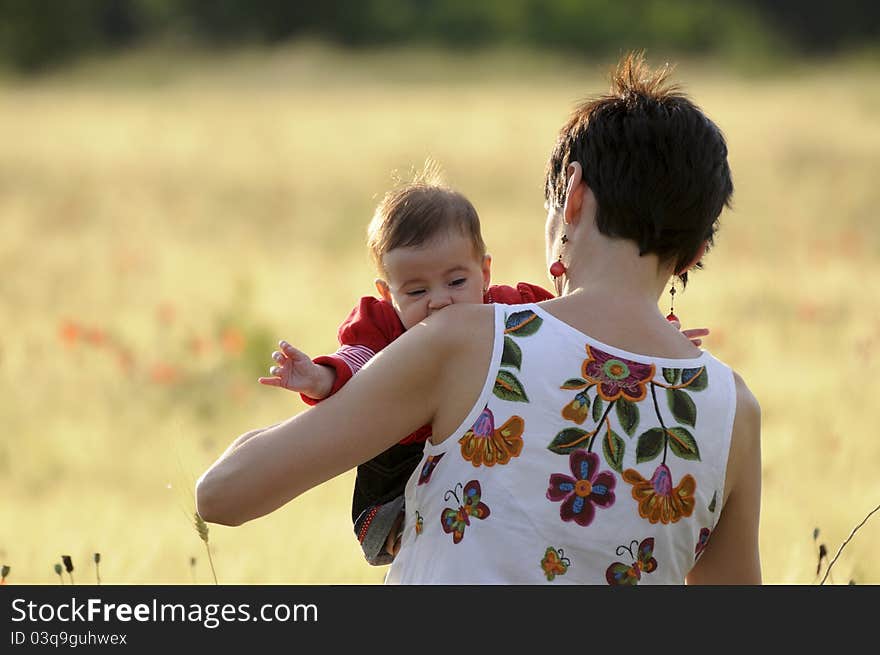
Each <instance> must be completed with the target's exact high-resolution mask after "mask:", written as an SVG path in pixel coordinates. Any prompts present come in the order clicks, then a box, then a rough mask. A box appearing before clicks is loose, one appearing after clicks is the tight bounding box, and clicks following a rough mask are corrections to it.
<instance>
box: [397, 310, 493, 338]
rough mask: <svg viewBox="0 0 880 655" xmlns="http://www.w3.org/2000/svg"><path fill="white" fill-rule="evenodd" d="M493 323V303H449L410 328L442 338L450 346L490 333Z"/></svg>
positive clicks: (427, 336)
mask: <svg viewBox="0 0 880 655" xmlns="http://www.w3.org/2000/svg"><path fill="white" fill-rule="evenodd" d="M494 324H495V309H494V305H476V304H460V305H449V306H448V307H444V308H443V309H442V310H441V311H439V312H436V313H435V314H432V315H431V316H429V317H428V318H426V319H425V320H424V321H422V322H421V323H419V324H418V325H417V326H415V327H414V328H412V329H411V330H416V329H418V330H421V331H424V332H425V338H431V339H432V340H443V341H445V342H446V343H447V344H448V345H450V346H452V347H457V346H461V345H462V343H463V342H467V341H469V340H472V339H477V340H478V341H479V340H480V339H479V338H480V337H482V338H483V339H485V338H486V337H488V336H490V335H491V334H492V330H493V328H494Z"/></svg>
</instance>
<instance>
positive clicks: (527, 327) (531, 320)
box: [504, 309, 544, 337]
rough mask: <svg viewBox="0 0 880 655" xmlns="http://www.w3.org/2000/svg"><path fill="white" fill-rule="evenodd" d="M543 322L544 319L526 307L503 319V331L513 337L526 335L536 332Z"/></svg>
mask: <svg viewBox="0 0 880 655" xmlns="http://www.w3.org/2000/svg"><path fill="white" fill-rule="evenodd" d="M543 323H544V319H542V318H541V317H540V316H538V315H537V314H536V313H535V312H533V311H532V310H530V309H527V310H525V311H523V312H516V313H514V314H511V315H510V316H508V317H507V319H506V320H505V321H504V333H505V334H512V335H513V336H515V337H527V336H529V335H532V334H534V333H535V332H537V331H538V328H540V327H541V325H542V324H543Z"/></svg>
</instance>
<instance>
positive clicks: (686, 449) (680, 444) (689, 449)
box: [666, 428, 700, 461]
mask: <svg viewBox="0 0 880 655" xmlns="http://www.w3.org/2000/svg"><path fill="white" fill-rule="evenodd" d="M666 433H667V434H668V435H669V449H670V450H671V451H672V452H674V453H675V454H676V455H678V456H679V457H681V458H682V459H695V460H697V461H699V460H700V449H699V447H698V446H697V441H696V439H694V435H692V434H691V433H690V432H688V431H687V430H685V429H684V428H668V429H667V430H666Z"/></svg>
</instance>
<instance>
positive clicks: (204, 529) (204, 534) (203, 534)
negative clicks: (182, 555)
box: [193, 512, 218, 584]
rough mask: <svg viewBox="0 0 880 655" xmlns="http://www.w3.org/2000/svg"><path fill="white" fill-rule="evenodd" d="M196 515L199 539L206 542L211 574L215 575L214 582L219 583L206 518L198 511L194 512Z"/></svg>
mask: <svg viewBox="0 0 880 655" xmlns="http://www.w3.org/2000/svg"><path fill="white" fill-rule="evenodd" d="M193 516H194V517H195V526H196V532H198V533H199V539H201V540H202V541H204V542H205V550H206V551H208V563H209V564H210V565H211V575H213V576H214V584H218V583H217V572H216V571H215V570H214V559H213V558H212V557H211V546H210V544H208V524H207V523H205V519H203V518H202V517H201V516H199V513H198V512H193Z"/></svg>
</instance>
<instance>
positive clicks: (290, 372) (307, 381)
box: [259, 341, 335, 400]
mask: <svg viewBox="0 0 880 655" xmlns="http://www.w3.org/2000/svg"><path fill="white" fill-rule="evenodd" d="M278 345H279V347H280V348H281V350H280V351H278V350H276V351H275V352H273V353H272V359H274V360H275V361H276V362H277V365H275V366H272V367H270V368H269V376H270V377H262V378H259V382H260V384H265V385H268V386H270V387H281V388H282V389H289V390H290V391H297V392H299V393H301V394H304V395H306V396H308V397H309V398H315V399H316V400H322V399H324V398H326V397H327V396H328V395H329V393H330V389H331V388H332V387H333V382H334V378H335V373H334V372H333V371H331V370H330V369H329V368H328V367H326V366H321V365H320V364H315V363H314V362H313V361H312V360H311V358H310V357H309V356H308V355H306V354H305V353H304V352H302V351H301V350H297V349H296V348H294V347H293V346H291V345H290V344H289V343H287V342H286V341H281V342H279V344H278Z"/></svg>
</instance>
